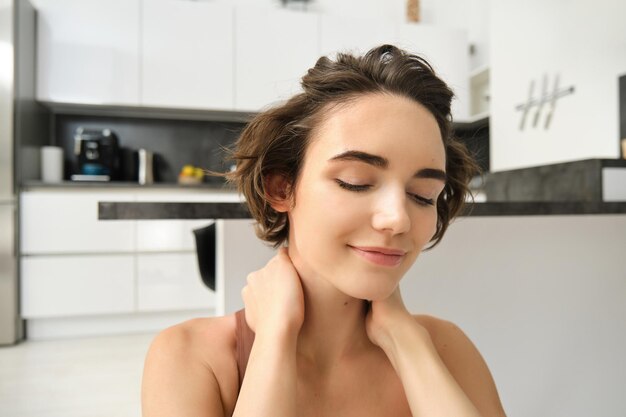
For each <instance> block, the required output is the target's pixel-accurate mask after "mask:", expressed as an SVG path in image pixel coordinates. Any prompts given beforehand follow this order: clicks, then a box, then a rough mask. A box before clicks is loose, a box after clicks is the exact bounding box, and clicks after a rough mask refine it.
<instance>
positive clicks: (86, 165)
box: [71, 127, 121, 181]
mask: <svg viewBox="0 0 626 417" xmlns="http://www.w3.org/2000/svg"><path fill="white" fill-rule="evenodd" d="M74 155H75V157H76V158H77V162H78V166H77V170H78V172H77V173H76V174H75V175H72V177H71V178H72V180H74V181H110V180H116V179H119V176H120V174H121V161H120V148H119V140H118V137H117V135H116V134H115V133H114V132H113V131H111V130H110V129H87V128H84V127H79V128H77V129H76V132H75V134H74Z"/></svg>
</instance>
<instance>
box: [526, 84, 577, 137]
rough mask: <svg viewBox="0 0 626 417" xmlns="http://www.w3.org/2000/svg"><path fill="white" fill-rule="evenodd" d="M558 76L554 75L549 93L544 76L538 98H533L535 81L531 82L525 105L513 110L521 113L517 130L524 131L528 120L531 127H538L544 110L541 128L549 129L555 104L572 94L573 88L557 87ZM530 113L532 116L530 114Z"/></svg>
mask: <svg viewBox="0 0 626 417" xmlns="http://www.w3.org/2000/svg"><path fill="white" fill-rule="evenodd" d="M559 81H560V75H559V74H556V75H555V76H554V79H553V82H552V89H551V91H549V84H550V83H549V79H548V74H544V76H543V80H542V83H541V93H540V95H539V96H538V97H535V80H531V81H530V84H529V86H528V98H527V99H526V102H525V103H522V104H518V105H517V106H515V110H517V111H521V112H522V117H521V120H520V125H519V129H520V130H524V128H525V127H526V122H527V120H528V119H529V118H532V127H534V128H536V127H537V126H538V125H539V121H540V118H541V116H542V113H543V110H544V109H546V112H547V113H546V114H545V117H544V119H543V128H544V129H545V130H547V129H549V128H550V124H551V123H552V119H553V118H554V110H555V109H556V102H557V100H558V99H560V98H561V97H565V96H567V95H570V94H573V93H574V86H573V85H572V86H569V87H566V88H560V87H559ZM531 113H532V114H531Z"/></svg>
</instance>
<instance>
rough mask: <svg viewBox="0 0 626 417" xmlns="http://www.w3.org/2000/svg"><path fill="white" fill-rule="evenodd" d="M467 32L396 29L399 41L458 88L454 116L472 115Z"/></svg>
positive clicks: (419, 27)
mask: <svg viewBox="0 0 626 417" xmlns="http://www.w3.org/2000/svg"><path fill="white" fill-rule="evenodd" d="M467 36H468V35H467V32H466V31H465V30H461V29H449V28H441V27H436V26H428V25H419V24H408V23H407V24H403V25H399V26H397V28H396V36H395V42H394V43H395V44H396V45H397V46H398V47H400V48H403V49H406V50H408V51H410V52H412V53H415V54H417V55H420V56H422V57H423V58H425V59H426V60H427V61H428V63H429V64H430V65H431V66H432V67H433V69H434V70H435V72H436V74H437V75H438V76H439V77H441V78H442V79H443V80H444V81H445V82H446V83H447V84H448V85H449V86H450V88H452V90H453V91H454V95H455V98H454V100H453V101H452V116H453V117H454V120H455V121H462V120H467V119H468V118H469V103H470V94H469V58H470V55H469V42H468V37H467Z"/></svg>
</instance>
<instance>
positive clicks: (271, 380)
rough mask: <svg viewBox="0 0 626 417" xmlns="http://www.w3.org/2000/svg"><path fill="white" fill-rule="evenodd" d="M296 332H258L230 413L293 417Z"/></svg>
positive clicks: (235, 415)
mask: <svg viewBox="0 0 626 417" xmlns="http://www.w3.org/2000/svg"><path fill="white" fill-rule="evenodd" d="M296 341H297V333H296V334H295V335H294V334H293V332H291V334H290V333H289V332H283V333H282V334H281V333H276V334H275V335H271V334H269V333H266V334H258V335H257V337H256V338H255V340H254V345H253V346H252V351H251V352H250V359H249V360H248V367H247V369H246V375H245V377H244V380H243V385H242V386H241V391H240V393H239V398H238V399H237V405H236V406H235V412H234V414H233V417H248V416H255V417H265V416H267V417H296V416H297V415H298V414H297V410H296V394H297V393H296V386H297V385H296V383H297V375H296Z"/></svg>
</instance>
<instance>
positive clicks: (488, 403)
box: [142, 94, 505, 417]
mask: <svg viewBox="0 0 626 417" xmlns="http://www.w3.org/2000/svg"><path fill="white" fill-rule="evenodd" d="M390 141H391V142H390ZM389 143H393V144H394V146H389ZM346 150H348V151H353V150H356V151H358V152H361V153H367V154H369V155H375V156H378V157H381V158H384V160H385V161H386V163H383V164H380V163H379V164H376V165H375V166H372V165H371V164H368V163H366V162H363V161H361V160H356V161H355V160H354V158H352V157H351V158H348V159H345V158H343V159H341V158H339V160H338V159H337V158H336V155H342V154H343V152H345V151H346ZM352 155H354V154H352ZM444 168H445V152H444V150H443V145H442V140H441V136H440V132H439V128H438V125H437V123H436V121H435V120H434V118H433V116H432V115H431V114H430V113H429V112H428V111H427V110H425V108H423V107H422V106H421V105H419V104H417V103H415V102H412V101H411V100H409V99H406V98H404V97H398V96H394V95H388V94H378V95H370V96H365V97H363V98H360V99H359V100H357V101H355V102H353V103H352V104H350V107H346V108H344V109H342V110H337V111H336V112H335V113H334V114H333V115H332V116H330V117H329V118H328V120H326V122H325V123H324V124H323V125H322V127H321V128H320V129H319V132H318V134H317V137H316V138H315V140H313V141H312V143H311V144H310V145H309V146H308V149H307V156H306V159H305V163H304V167H303V169H302V173H301V174H300V175H301V176H300V178H299V181H298V185H297V187H296V198H295V201H296V202H297V204H294V200H292V199H290V198H289V197H288V193H285V192H284V190H285V189H286V187H288V186H289V184H285V182H284V179H282V178H281V177H278V176H274V177H270V178H268V179H267V181H268V190H269V193H270V195H271V204H272V207H273V208H274V209H275V210H276V211H279V212H285V213H287V214H288V215H289V222H290V225H291V227H290V234H289V247H288V249H287V248H282V249H280V250H279V251H278V254H277V255H276V256H275V257H274V258H272V259H271V260H270V261H269V262H268V264H267V265H266V266H265V267H263V268H261V269H260V270H258V271H254V272H252V273H250V275H249V276H248V283H247V286H246V287H245V288H244V289H243V291H242V297H243V300H244V303H245V306H246V320H247V322H248V324H249V326H250V327H251V328H252V329H253V330H254V332H255V334H256V337H255V342H254V345H253V347H252V351H251V354H250V359H249V362H248V367H247V369H246V376H245V378H244V381H243V384H242V387H241V391H239V392H238V373H237V366H236V361H235V343H236V342H235V319H234V317H233V316H227V317H221V318H211V319H197V320H192V321H188V322H185V323H182V324H180V325H178V326H174V327H172V328H170V329H167V330H165V331H164V332H162V333H161V334H160V335H159V336H157V338H156V339H155V341H154V343H153V344H152V346H151V348H150V351H149V353H148V356H147V359H146V365H145V372H144V382H143V389H142V402H143V415H144V417H160V416H168V417H169V416H190V417H191V416H193V417H201V416H220V417H221V416H235V417H248V416H255V417H270V416H271V417H296V416H299V417H300V416H305V417H306V416H335V415H338V416H348V417H350V416H360V417H368V416H412V417H418V416H428V417H443V416H454V417H477V416H482V417H502V416H504V415H505V414H504V411H503V409H502V405H501V403H500V400H499V397H498V393H497V390H496V387H495V384H494V381H493V379H492V377H491V374H490V372H489V369H488V368H487V365H486V364H485V362H484V360H483V359H482V357H481V355H480V353H479V352H478V350H477V349H476V348H475V347H474V345H473V344H472V342H471V341H470V340H469V339H468V338H467V337H466V336H465V335H464V334H463V332H462V331H461V330H460V329H459V328H458V327H456V326H455V325H454V324H452V323H450V322H447V321H444V320H440V319H437V318H434V317H431V316H426V315H418V316H414V315H412V314H411V313H409V312H408V311H407V309H406V308H405V306H404V303H403V301H402V296H401V294H400V290H399V282H400V280H401V279H402V277H403V275H404V273H405V272H406V271H407V270H408V268H410V266H411V265H412V264H413V262H414V261H415V260H416V258H417V256H418V255H419V253H420V252H421V250H422V248H423V247H424V246H425V245H426V244H427V243H428V242H429V240H430V239H431V237H432V236H433V234H434V232H435V226H436V221H437V213H436V207H435V206H434V205H433V204H432V201H433V200H435V201H436V198H437V195H438V194H439V193H440V192H441V190H442V188H443V181H442V180H441V179H437V178H432V177H431V176H429V177H427V178H423V177H420V176H419V175H416V174H415V173H416V172H418V173H419V172H423V170H424V169H427V170H430V171H429V172H432V171H433V170H440V171H441V170H443V169H444ZM345 183H350V184H352V186H351V187H352V189H350V187H348V188H346V187H345ZM355 184H358V187H360V188H361V189H360V190H359V191H355V190H354V189H353V188H354V186H355ZM320 196H323V198H320ZM428 201H431V202H430V203H429V202H428ZM355 247H377V248H394V249H396V250H399V251H400V252H401V254H400V255H398V256H397V259H396V260H397V262H395V263H394V265H381V264H380V263H377V262H372V261H370V260H368V258H367V257H364V256H363V255H361V254H360V251H359V250H357V249H355ZM364 300H372V301H371V304H368V302H367V301H364Z"/></svg>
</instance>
